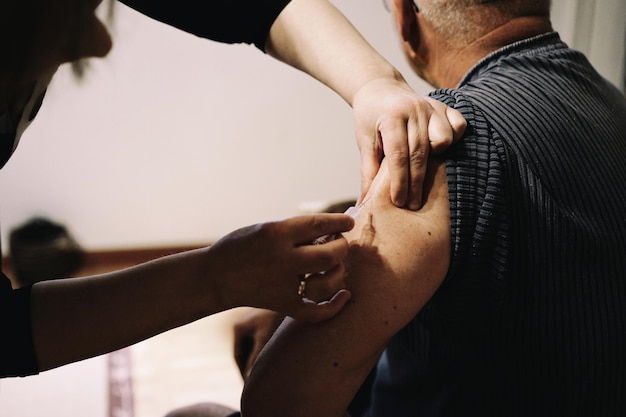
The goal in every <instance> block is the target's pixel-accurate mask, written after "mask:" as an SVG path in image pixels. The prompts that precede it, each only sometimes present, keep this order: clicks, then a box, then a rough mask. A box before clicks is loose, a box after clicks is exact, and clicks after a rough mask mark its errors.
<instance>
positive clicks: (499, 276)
mask: <svg viewBox="0 0 626 417" xmlns="http://www.w3.org/2000/svg"><path fill="white" fill-rule="evenodd" d="M433 96H434V97H436V98H437V99H439V100H442V101H444V102H446V103H447V104H448V105H450V106H453V107H455V108H457V109H458V110H460V111H461V112H462V113H463V115H464V116H465V117H466V118H467V120H468V123H469V127H468V130H467V132H466V135H465V138H464V140H463V141H462V142H461V143H460V144H459V145H458V146H455V147H454V149H451V150H450V151H449V153H448V155H447V157H448V158H447V172H448V185H449V194H450V206H451V214H450V215H451V225H452V245H453V248H452V250H453V260H452V265H451V268H450V272H449V275H448V277H447V278H446V281H445V282H444V284H443V286H442V287H441V288H440V290H439V291H438V292H437V293H436V294H435V296H434V297H433V299H432V300H431V301H430V302H429V303H428V304H427V306H426V307H425V308H424V310H423V311H422V312H421V313H420V314H419V315H418V316H417V317H416V318H415V319H414V320H413V322H412V323H411V324H409V325H408V326H407V328H405V329H404V330H403V331H402V332H401V333H400V334H398V335H397V336H396V337H395V338H394V340H393V341H392V342H391V344H390V346H389V348H388V350H387V352H386V354H385V356H384V357H383V360H382V363H381V365H380V367H379V381H378V385H377V386H376V390H377V391H376V393H375V406H374V412H373V413H372V415H376V416H383V415H385V416H392V415H393V416H394V417H399V416H498V417H506V416H529V417H531V416H532V417H536V416H551V417H557V416H563V417H565V416H567V417H572V416H581V417H583V416H584V417H592V416H602V417H608V416H626V104H625V101H624V97H623V95H621V94H620V93H619V92H618V91H617V90H616V89H615V88H613V87H612V86H610V85H609V84H608V83H607V82H606V81H605V80H603V79H602V78H601V77H600V76H599V75H598V74H597V73H596V72H595V71H594V70H593V69H592V68H591V66H590V65H589V63H588V62H587V60H586V59H585V58H584V56H582V55H581V54H579V53H577V52H575V51H573V50H571V49H568V48H567V47H566V46H565V45H564V44H562V43H561V42H560V41H559V39H558V36H557V35H556V34H548V35H543V36H540V37H537V38H535V39H532V40H527V41H524V42H520V43H518V44H515V45H511V46H509V47H507V48H504V49H502V50H500V51H497V52H496V53H494V54H492V55H491V56H489V57H487V58H486V59H484V60H483V61H482V62H481V63H479V64H478V65H477V66H476V67H475V68H474V69H473V70H472V71H470V73H469V74H468V75H467V77H466V78H465V80H464V81H463V82H462V83H461V86H460V87H459V88H458V89H456V90H441V91H437V92H435V93H433Z"/></svg>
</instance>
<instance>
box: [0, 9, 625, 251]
mask: <svg viewBox="0 0 626 417" xmlns="http://www.w3.org/2000/svg"><path fill="white" fill-rule="evenodd" d="M337 4H338V6H339V7H340V8H341V9H342V10H344V11H345V13H346V14H347V15H348V16H349V18H350V19H352V20H353V21H354V23H355V25H356V26H357V27H358V28H359V29H360V30H361V31H363V33H364V34H365V36H366V38H367V39H368V40H370V42H371V43H372V44H373V45H374V46H375V47H376V48H377V49H379V50H380V51H381V52H382V53H383V54H384V55H385V56H386V57H387V58H388V59H389V60H390V61H392V62H393V63H394V64H396V65H397V66H398V67H399V68H400V69H401V70H402V71H403V72H404V73H405V74H407V78H408V79H409V80H410V82H411V83H412V84H413V85H414V86H415V88H416V90H418V91H419V92H424V93H425V92H427V91H428V90H429V88H428V86H426V85H425V84H424V83H421V82H420V81H418V80H417V78H416V77H414V76H412V75H411V73H410V71H409V69H408V67H407V66H406V65H405V62H404V59H403V57H402V56H401V54H400V52H399V48H398V47H397V41H396V40H395V36H394V33H393V26H392V22H391V18H390V15H389V14H388V13H386V12H385V11H384V9H383V6H382V3H381V2H379V1H376V0H373V1H354V0H338V1H337ZM582 5H585V7H583V6H582ZM590 5H591V6H592V7H591V9H592V10H593V11H594V12H593V13H589V12H588V10H587V9H589V7H590ZM625 7H626V4H625V3H624V2H623V0H595V1H589V0H585V1H583V0H580V1H577V0H555V1H554V16H555V19H554V20H555V26H557V28H558V29H559V30H562V32H563V35H564V36H563V37H564V39H565V40H566V41H567V42H569V43H570V44H572V45H574V46H576V44H580V45H581V46H583V47H584V48H583V49H585V48H587V49H589V51H590V56H591V57H592V59H593V60H594V62H597V64H598V67H599V68H601V70H602V71H603V73H605V74H606V75H607V76H609V77H615V78H614V79H617V80H619V77H618V76H616V73H617V74H619V73H621V66H622V64H623V61H624V59H623V53H624V42H623V41H624V36H623V32H624V22H625V21H626V19H625V18H624V8H625ZM116 12H117V14H116V19H115V24H114V27H113V29H112V31H113V34H114V38H115V48H114V49H113V51H112V53H111V54H110V56H109V57H108V58H107V59H105V60H100V61H94V62H93V65H92V70H91V71H90V72H89V73H88V76H87V78H86V80H85V81H84V82H82V83H76V81H74V80H73V79H72V77H71V76H70V74H69V72H68V71H67V69H66V68H64V69H62V70H61V71H60V72H59V74H58V76H57V77H56V79H55V80H54V81H53V84H52V85H51V87H50V90H49V93H48V96H47V98H46V101H45V103H44V107H43V109H42V111H41V114H40V116H39V117H38V118H37V120H36V121H35V123H34V124H33V125H32V126H31V128H30V129H29V130H28V131H27V132H26V134H25V135H24V137H23V139H22V143H21V144H20V146H19V148H18V150H17V153H16V154H15V155H14V157H13V158H12V160H11V161H10V162H9V163H8V164H7V166H6V167H5V168H4V169H3V170H2V171H0V190H1V192H0V224H2V241H3V242H7V233H8V231H9V230H10V229H11V228H12V227H14V226H16V225H18V224H20V223H21V222H23V221H24V220H26V219H27V218H28V217H30V216H33V215H45V216H48V217H51V218H52V219H54V220H57V221H60V222H63V223H65V224H66V225H68V226H69V228H70V230H71V231H72V233H73V234H74V235H75V236H76V237H77V239H78V240H79V242H80V243H81V244H82V245H83V246H85V247H86V248H88V249H109V248H118V247H137V246H155V245H177V244H196V243H204V242H210V241H213V240H215V239H217V238H219V237H220V236H222V235H223V234H225V233H227V232H228V231H230V230H233V229H235V228H237V227H240V226H243V225H246V224H249V223H254V222H258V221H265V220H270V219H275V218H282V217H286V216H291V215H293V214H296V213H297V212H298V208H299V206H300V205H301V203H302V202H306V201H311V200H313V201H318V200H336V199H343V198H346V197H353V196H355V195H356V194H357V192H358V190H359V159H358V153H357V149H356V146H355V144H354V134H353V126H352V114H351V111H350V109H349V107H348V106H347V105H346V104H345V103H344V102H343V101H342V100H341V99H340V98H339V97H338V96H336V95H335V94H334V93H332V92H331V91H330V90H328V89H326V88H325V87H323V86H322V85H321V84H319V83H318V82H316V81H314V80H312V79H309V78H308V77H307V76H305V75H304V74H302V73H299V72H297V71H295V70H293V69H291V68H288V67H287V66H286V65H284V64H282V63H279V62H277V61H274V60H272V59H271V58H269V57H267V56H265V55H263V54H262V53H261V52H260V51H258V50H256V49H255V48H253V47H251V46H246V45H236V46H230V45H223V44H218V43H215V42H210V41H206V40H202V39H199V38H195V37H193V36H190V35H187V34H184V33H181V32H180V31H177V30H175V29H171V28H168V27H166V26H164V25H161V24H158V23H156V22H154V21H151V20H149V19H147V18H145V17H143V16H141V15H139V14H137V13H135V12H133V11H130V10H129V9H127V8H126V7H124V6H121V5H120V6H119V7H118V8H117V10H116ZM581 21H588V24H587V25H582V24H580V22H581ZM611 25H614V26H615V28H611ZM577 28H580V30H581V33H583V32H582V30H583V29H584V34H580V35H579V34H578V32H577V31H576V29H577ZM618 35H619V36H618ZM588 39H590V40H588ZM614 61H616V62H619V65H617V64H615V63H614ZM616 82H618V81H616ZM3 249H4V250H5V251H6V249H7V248H6V245H5V247H4V248H3Z"/></svg>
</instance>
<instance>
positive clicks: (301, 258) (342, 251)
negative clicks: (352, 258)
mask: <svg viewBox="0 0 626 417" xmlns="http://www.w3.org/2000/svg"><path fill="white" fill-rule="evenodd" d="M347 255H348V242H347V241H346V240H345V239H344V238H343V237H341V236H339V237H338V238H336V239H335V240H331V241H329V242H326V243H323V244H321V245H306V246H300V247H298V248H296V250H295V252H294V262H295V264H296V265H297V268H298V269H299V270H298V271H297V272H298V273H299V274H308V273H318V272H323V271H328V270H330V269H332V268H335V267H336V266H337V265H340V264H341V263H342V262H343V260H344V259H345V257H346V256H347Z"/></svg>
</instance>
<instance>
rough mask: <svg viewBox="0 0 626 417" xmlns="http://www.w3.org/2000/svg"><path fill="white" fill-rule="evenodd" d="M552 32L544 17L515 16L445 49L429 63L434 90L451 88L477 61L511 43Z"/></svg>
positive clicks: (548, 22)
mask: <svg viewBox="0 0 626 417" xmlns="http://www.w3.org/2000/svg"><path fill="white" fill-rule="evenodd" d="M551 30H552V26H551V24H550V19H549V18H548V17H547V16H525V17H518V18H515V19H512V20H509V21H508V22H506V23H504V24H503V25H500V26H498V27H496V28H494V29H493V30H491V31H489V32H488V33H486V34H485V35H483V36H481V37H479V38H477V39H475V40H474V41H472V42H470V43H468V44H466V45H465V46H464V47H462V48H460V49H447V50H446V51H445V52H444V53H443V54H442V55H440V56H439V57H438V59H436V60H435V62H431V68H432V71H431V74H432V77H433V80H434V81H435V82H436V85H437V87H442V88H454V87H456V86H457V85H458V84H459V82H460V81H461V79H462V78H463V76H464V75H465V74H466V73H467V72H468V71H469V70H470V69H471V68H472V67H473V66H474V65H476V63H478V62H479V61H480V60H481V59H483V58H484V57H486V56H487V55H489V54H490V53H491V52H493V51H496V50H498V49H500V48H502V47H504V46H506V45H509V44H511V43H514V42H517V41H520V40H523V39H527V38H530V37H533V36H536V35H540V34H542V33H546V32H549V31H551Z"/></svg>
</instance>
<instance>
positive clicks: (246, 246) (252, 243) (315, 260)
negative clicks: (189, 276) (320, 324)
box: [207, 214, 354, 322]
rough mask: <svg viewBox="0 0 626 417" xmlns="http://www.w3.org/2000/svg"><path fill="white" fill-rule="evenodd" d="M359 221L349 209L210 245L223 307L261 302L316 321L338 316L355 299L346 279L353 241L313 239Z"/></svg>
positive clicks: (262, 227)
mask: <svg viewBox="0 0 626 417" xmlns="http://www.w3.org/2000/svg"><path fill="white" fill-rule="evenodd" d="M353 225H354V220H353V219H352V218H351V217H350V216H348V215H345V214H317V215H311V216H300V217H294V218H291V219H287V220H283V221H278V222H270V223H262V224H257V225H254V226H249V227H244V228H242V229H239V230H236V231H234V232H232V233H230V234H228V235H226V236H225V237H224V238H222V239H221V240H219V241H218V242H217V243H216V244H215V245H213V246H211V248H210V249H209V254H210V255H211V259H210V260H209V262H208V264H207V265H208V266H207V268H209V271H208V272H209V276H214V277H215V279H217V280H218V281H219V285H218V286H217V287H218V291H219V292H220V298H221V299H222V303H223V307H224V308H230V307H236V306H252V307H260V308H265V309H269V310H273V311H277V312H279V313H281V314H283V315H286V316H291V317H293V318H296V319H300V320H306V321H311V322H317V321H320V320H325V319H328V318H330V317H332V316H334V315H335V314H337V313H338V312H339V311H340V310H341V309H342V308H343V306H344V304H345V303H346V301H347V300H348V299H349V298H350V293H349V292H348V291H346V290H344V282H343V280H344V277H345V269H344V266H343V260H344V258H345V257H346V255H347V253H348V244H347V242H346V241H345V239H343V238H342V237H339V238H337V239H334V240H331V241H328V242H326V243H322V244H312V242H313V241H314V240H316V239H318V238H319V237H322V236H325V235H339V234H341V233H343V232H345V231H348V230H350V229H351V228H352V227H353ZM216 269H217V270H216ZM310 294H314V297H313V299H311V298H309V295H310Z"/></svg>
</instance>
